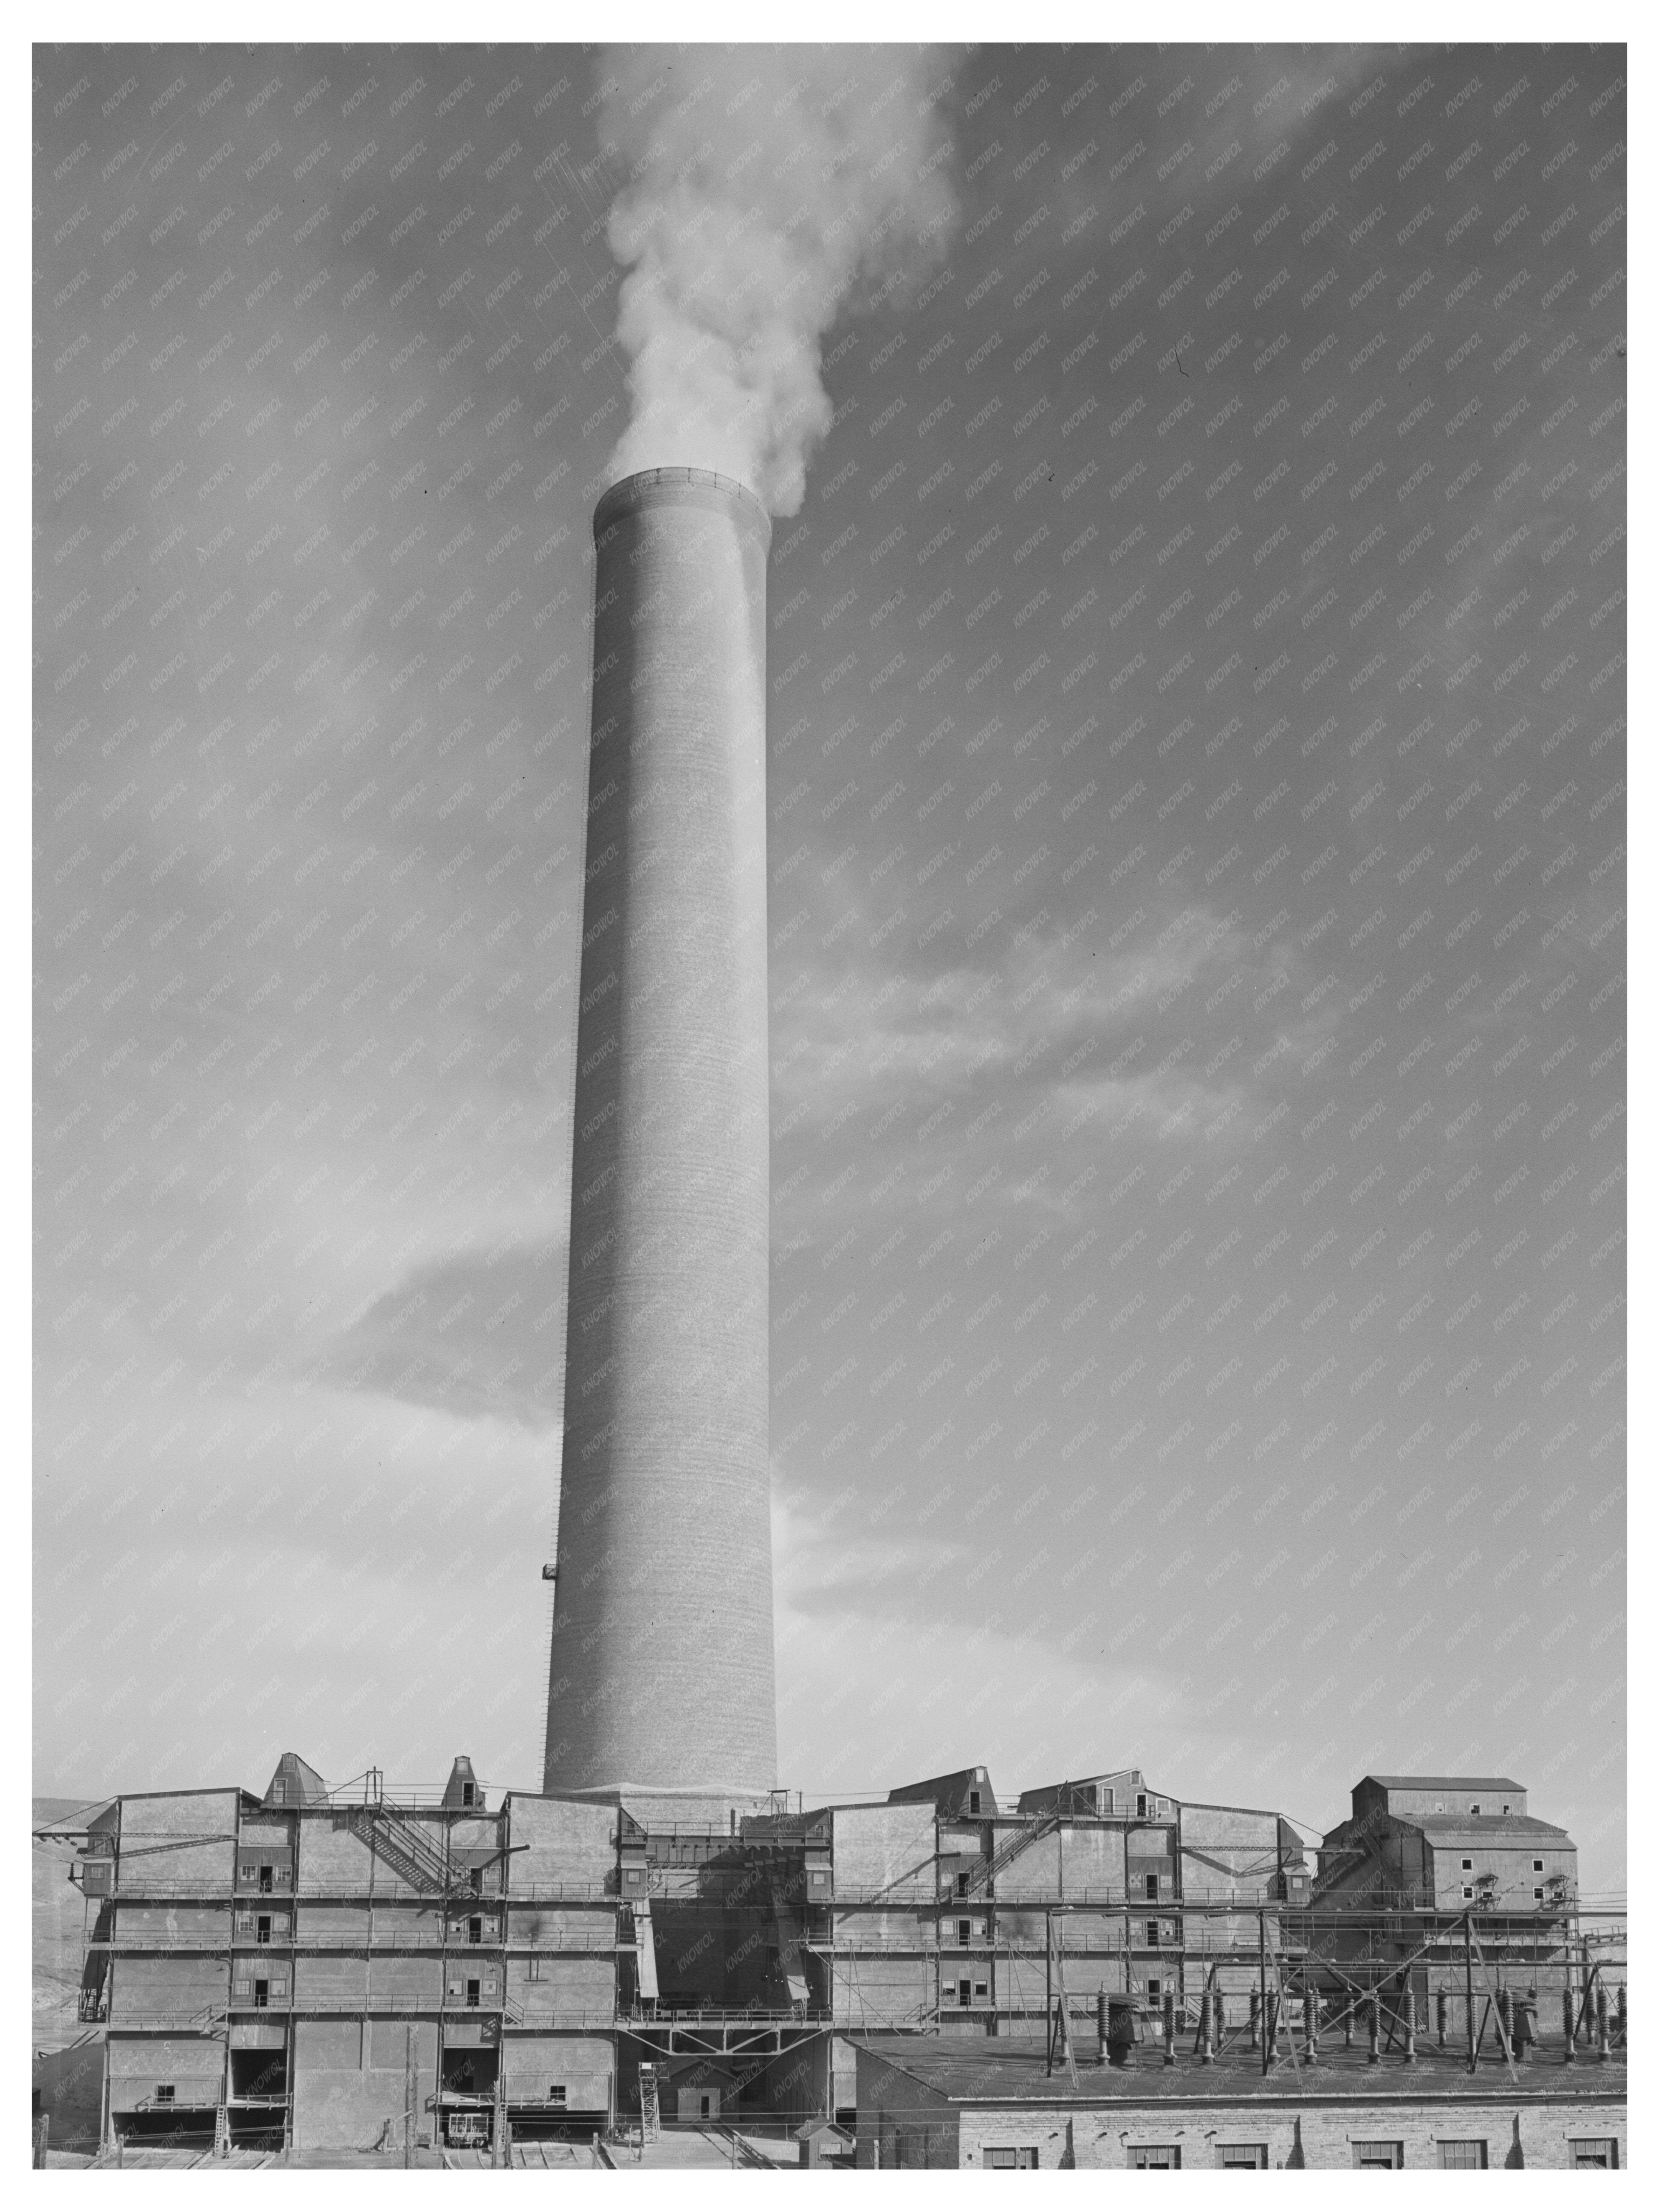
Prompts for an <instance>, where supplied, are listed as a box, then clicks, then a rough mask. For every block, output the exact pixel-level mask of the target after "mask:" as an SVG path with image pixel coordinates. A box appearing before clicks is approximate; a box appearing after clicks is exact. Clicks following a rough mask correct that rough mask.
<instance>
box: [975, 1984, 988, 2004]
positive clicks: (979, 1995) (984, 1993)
mask: <svg viewBox="0 0 1659 2212" xmlns="http://www.w3.org/2000/svg"><path fill="white" fill-rule="evenodd" d="M990 1994H991V1984H989V1982H975V1984H974V2002H975V2003H976V2004H979V2003H983V2002H985V2001H986V2000H987V1998H988V1997H989V1996H990Z"/></svg>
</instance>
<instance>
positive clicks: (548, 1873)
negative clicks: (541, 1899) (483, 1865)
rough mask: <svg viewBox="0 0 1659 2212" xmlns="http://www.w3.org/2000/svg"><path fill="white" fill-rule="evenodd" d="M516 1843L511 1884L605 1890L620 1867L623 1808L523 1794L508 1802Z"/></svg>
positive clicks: (519, 1889) (530, 1888) (525, 1888)
mask: <svg viewBox="0 0 1659 2212" xmlns="http://www.w3.org/2000/svg"><path fill="white" fill-rule="evenodd" d="M507 1818H508V1823H509V1830H510V1833H511V1838H512V1843H513V1857H512V1873H511V1875H510V1877H509V1887H510V1888H511V1890H512V1891H513V1892H514V1893H522V1892H525V1891H533V1890H535V1889H538V1888H542V1889H556V1888H574V1889H577V1890H580V1889H581V1888H583V1887H586V1886H587V1885H590V1884H591V1885H592V1887H594V1888H596V1889H599V1888H602V1887H604V1885H605V1882H606V1881H608V1880H609V1879H610V1878H611V1876H612V1875H614V1874H615V1872H616V1867H617V1808H616V1807H615V1806H614V1805H596V1804H588V1803H583V1802H580V1800H576V1799H572V1798H564V1797H532V1796H520V1795H519V1793H518V1792H517V1791H514V1793H513V1796H510V1797H509V1798H508V1799H507Z"/></svg>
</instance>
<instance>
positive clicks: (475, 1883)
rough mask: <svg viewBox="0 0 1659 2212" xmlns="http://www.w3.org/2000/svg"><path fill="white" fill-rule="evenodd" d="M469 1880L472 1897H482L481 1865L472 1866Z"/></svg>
mask: <svg viewBox="0 0 1659 2212" xmlns="http://www.w3.org/2000/svg"><path fill="white" fill-rule="evenodd" d="M470 1881H471V1890H472V1894H473V1895H474V1897H482V1896H483V1868H482V1867H474V1868H473V1869H472V1872H471V1876H470Z"/></svg>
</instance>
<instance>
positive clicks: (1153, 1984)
mask: <svg viewBox="0 0 1659 2212" xmlns="http://www.w3.org/2000/svg"><path fill="white" fill-rule="evenodd" d="M1146 1994H1147V1996H1149V1997H1150V1998H1151V1999H1152V2002H1154V2003H1156V2002H1158V1999H1159V1998H1161V1997H1162V1996H1163V1995H1164V1984H1163V1983H1162V1982H1161V1981H1159V1979H1158V1977H1157V1975H1156V1974H1154V1975H1153V1977H1152V1980H1151V1981H1150V1982H1148V1983H1147V1984H1146Z"/></svg>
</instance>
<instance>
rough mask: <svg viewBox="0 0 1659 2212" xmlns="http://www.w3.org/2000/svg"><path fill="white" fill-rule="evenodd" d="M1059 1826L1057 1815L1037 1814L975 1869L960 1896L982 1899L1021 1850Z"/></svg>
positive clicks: (1051, 1832)
mask: <svg viewBox="0 0 1659 2212" xmlns="http://www.w3.org/2000/svg"><path fill="white" fill-rule="evenodd" d="M1059 1826H1060V1815H1059V1814H1058V1813H1039V1814H1037V1816H1036V1819H1035V1820H1032V1821H1031V1822H1030V1826H1027V1827H1024V1828H1022V1829H1021V1830H1019V1832H1018V1833H1017V1834H1015V1835H1012V1836H1010V1837H1009V1838H1008V1840H1007V1842H1006V1843H1005V1844H1002V1845H1001V1847H1000V1849H999V1850H996V1851H994V1852H993V1853H992V1855H991V1857H989V1858H988V1859H987V1860H986V1862H985V1863H984V1865H983V1866H981V1867H976V1868H975V1870H974V1872H973V1873H972V1874H971V1875H969V1877H968V1887H966V1889H964V1890H963V1891H962V1892H961V1893H960V1895H961V1896H962V1897H964V1898H966V1897H983V1896H984V1895H985V1894H986V1893H987V1891H988V1890H989V1889H990V1887H991V1885H992V1883H993V1882H994V1881H995V1880H996V1878H997V1876H998V1875H1000V1873H1001V1872H1002V1870H1003V1869H1004V1868H1005V1867H1006V1865H1007V1864H1008V1863H1009V1862H1010V1861H1011V1860H1012V1859H1016V1858H1018V1857H1019V1854H1020V1853H1021V1852H1022V1851H1023V1850H1028V1849H1029V1848H1030V1845H1031V1844H1035V1843H1036V1842H1037V1840H1038V1839H1039V1838H1041V1837H1043V1836H1047V1835H1052V1834H1053V1832H1054V1830H1055V1829H1056V1828H1057V1827H1059Z"/></svg>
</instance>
